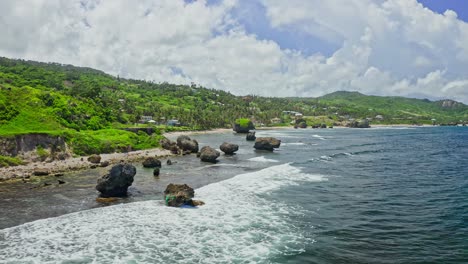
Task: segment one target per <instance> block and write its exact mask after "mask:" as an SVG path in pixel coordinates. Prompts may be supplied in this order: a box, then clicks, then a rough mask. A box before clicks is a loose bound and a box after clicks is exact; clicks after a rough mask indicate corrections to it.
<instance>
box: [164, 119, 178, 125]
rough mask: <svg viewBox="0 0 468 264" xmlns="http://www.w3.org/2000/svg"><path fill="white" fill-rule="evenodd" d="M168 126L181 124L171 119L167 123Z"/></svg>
mask: <svg viewBox="0 0 468 264" xmlns="http://www.w3.org/2000/svg"><path fill="white" fill-rule="evenodd" d="M167 125H168V126H180V122H179V120H177V119H171V120H169V121H167Z"/></svg>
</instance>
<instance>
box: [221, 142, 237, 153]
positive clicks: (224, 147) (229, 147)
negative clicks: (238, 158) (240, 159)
mask: <svg viewBox="0 0 468 264" xmlns="http://www.w3.org/2000/svg"><path fill="white" fill-rule="evenodd" d="M219 149H220V150H221V151H222V152H224V154H226V155H233V154H234V153H235V152H236V151H238V150H239V145H236V144H231V143H227V142H224V143H223V144H221V146H219Z"/></svg>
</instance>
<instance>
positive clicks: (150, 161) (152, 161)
mask: <svg viewBox="0 0 468 264" xmlns="http://www.w3.org/2000/svg"><path fill="white" fill-rule="evenodd" d="M143 167H145V168H160V167H161V161H160V160H158V159H157V158H155V157H148V158H146V159H145V160H144V161H143Z"/></svg>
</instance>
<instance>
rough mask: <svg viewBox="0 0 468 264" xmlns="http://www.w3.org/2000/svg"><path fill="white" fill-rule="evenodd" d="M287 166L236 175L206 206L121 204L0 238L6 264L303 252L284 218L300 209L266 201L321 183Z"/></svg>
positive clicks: (218, 259)
mask: <svg viewBox="0 0 468 264" xmlns="http://www.w3.org/2000/svg"><path fill="white" fill-rule="evenodd" d="M324 179H325V178H324V177H323V176H320V175H311V174H305V173H302V172H301V171H300V170H299V169H298V168H295V167H292V166H291V165H290V164H283V165H278V166H273V167H270V168H267V169H264V170H261V171H258V172H253V173H247V174H242V175H238V176H236V177H234V178H231V179H228V180H225V181H222V182H218V183H213V184H210V185H207V186H205V187H202V188H200V189H198V190H196V198H197V199H201V200H203V201H204V202H205V203H206V205H204V206H201V207H199V208H197V209H180V208H170V207H166V206H164V205H163V202H162V201H146V202H136V203H130V204H121V205H117V206H109V207H104V208H97V209H93V210H88V211H82V212H77V213H73V214H69V215H64V216H60V217H56V218H50V219H43V220H39V221H35V222H31V223H27V224H24V225H21V226H17V227H13V228H8V229H4V230H0V256H2V260H1V261H5V262H6V263H10V262H15V263H19V262H21V263H259V262H263V263H264V262H268V260H269V259H270V258H271V257H273V256H278V255H284V254H295V253H299V252H302V251H303V250H304V245H305V244H307V243H312V242H313V241H310V240H305V238H304V237H303V236H302V235H301V233H300V232H298V230H297V227H295V226H294V225H293V224H291V222H290V221H288V219H287V218H286V217H285V216H287V215H289V216H291V215H295V214H298V213H300V210H299V208H294V207H288V206H285V205H284V204H281V203H280V202H272V201H271V200H270V199H266V198H265V196H268V194H269V193H270V192H272V191H274V190H277V189H280V188H282V187H284V186H289V185H298V184H300V183H301V182H304V181H308V182H311V181H321V180H324ZM1 261H0V262H1Z"/></svg>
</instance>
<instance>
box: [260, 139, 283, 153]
mask: <svg viewBox="0 0 468 264" xmlns="http://www.w3.org/2000/svg"><path fill="white" fill-rule="evenodd" d="M280 145H281V140H278V139H276V138H273V137H259V138H257V139H256V140H255V145H254V148H255V149H258V150H268V151H273V149H275V148H279V147H280Z"/></svg>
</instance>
